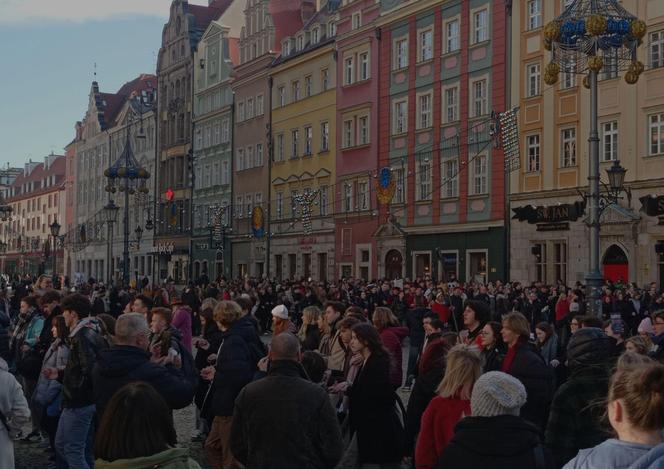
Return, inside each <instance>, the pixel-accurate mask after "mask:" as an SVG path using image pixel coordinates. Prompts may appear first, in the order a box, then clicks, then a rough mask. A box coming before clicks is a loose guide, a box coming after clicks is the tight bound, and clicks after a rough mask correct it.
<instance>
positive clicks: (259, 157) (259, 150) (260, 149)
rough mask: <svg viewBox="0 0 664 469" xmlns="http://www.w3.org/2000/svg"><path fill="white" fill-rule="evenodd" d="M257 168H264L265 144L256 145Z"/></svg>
mask: <svg viewBox="0 0 664 469" xmlns="http://www.w3.org/2000/svg"><path fill="white" fill-rule="evenodd" d="M256 166H258V167H261V166H263V144H262V143H257V144H256Z"/></svg>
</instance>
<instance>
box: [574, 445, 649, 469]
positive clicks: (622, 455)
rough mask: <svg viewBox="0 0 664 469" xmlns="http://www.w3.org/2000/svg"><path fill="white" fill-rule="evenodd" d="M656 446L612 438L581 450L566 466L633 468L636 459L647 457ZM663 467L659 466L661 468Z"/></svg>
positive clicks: (586, 468) (583, 468) (578, 467)
mask: <svg viewBox="0 0 664 469" xmlns="http://www.w3.org/2000/svg"><path fill="white" fill-rule="evenodd" d="M660 446H661V445H660ZM656 448H657V446H655V447H654V448H653V447H652V446H649V445H640V444H638V443H629V442H627V441H620V440H616V439H614V438H611V439H609V440H606V441H605V442H604V443H601V444H599V445H597V446H595V447H594V448H588V449H582V450H580V451H579V454H577V456H576V457H575V458H574V459H572V460H571V461H570V462H569V463H567V465H566V466H565V467H566V468H567V469H588V468H594V467H628V468H630V469H632V468H634V467H635V466H634V464H635V462H636V461H640V460H641V459H642V458H645V457H646V456H647V455H648V454H650V451H653V450H655V449H656ZM644 461H645V460H644ZM653 462H655V461H653ZM636 467H639V468H648V469H651V468H653V467H655V468H657V467H658V466H649V465H644V466H636ZM661 467H662V466H659V468H661Z"/></svg>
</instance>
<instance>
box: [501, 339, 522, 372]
mask: <svg viewBox="0 0 664 469" xmlns="http://www.w3.org/2000/svg"><path fill="white" fill-rule="evenodd" d="M520 346H521V341H520V340H519V341H518V342H517V343H516V344H514V345H513V346H511V347H510V348H509V349H508V350H507V354H506V355H505V359H504V360H503V364H502V366H501V367H500V371H502V372H503V373H509V372H510V368H512V363H513V362H514V359H515V358H516V352H517V349H518V348H519V347H520Z"/></svg>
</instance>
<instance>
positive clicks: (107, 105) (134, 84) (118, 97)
mask: <svg viewBox="0 0 664 469" xmlns="http://www.w3.org/2000/svg"><path fill="white" fill-rule="evenodd" d="M95 85H96V82H94V83H93V88H94V89H98V87H97V86H95ZM156 85H157V77H156V76H155V75H151V74H147V73H142V74H140V75H139V76H138V77H136V78H134V79H133V80H131V81H128V82H127V83H125V84H124V85H122V87H120V89H119V90H118V92H117V93H98V96H95V99H96V104H97V109H98V110H99V111H100V113H101V116H100V117H102V118H103V122H100V124H101V128H102V130H103V129H107V128H109V127H112V126H113V125H114V124H115V120H116V118H117V117H118V114H119V112H120V110H121V109H122V106H123V105H124V103H125V101H126V100H127V99H129V98H132V97H134V96H135V95H136V94H140V93H141V92H142V91H148V90H152V89H155V88H156Z"/></svg>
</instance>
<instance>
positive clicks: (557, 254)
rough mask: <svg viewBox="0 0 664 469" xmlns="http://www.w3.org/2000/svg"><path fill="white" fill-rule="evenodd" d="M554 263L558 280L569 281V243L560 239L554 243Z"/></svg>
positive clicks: (564, 282)
mask: <svg viewBox="0 0 664 469" xmlns="http://www.w3.org/2000/svg"><path fill="white" fill-rule="evenodd" d="M553 265H554V268H555V275H556V281H558V280H560V281H562V282H563V284H566V283H567V243H565V242H564V241H559V242H557V243H554V244H553Z"/></svg>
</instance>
